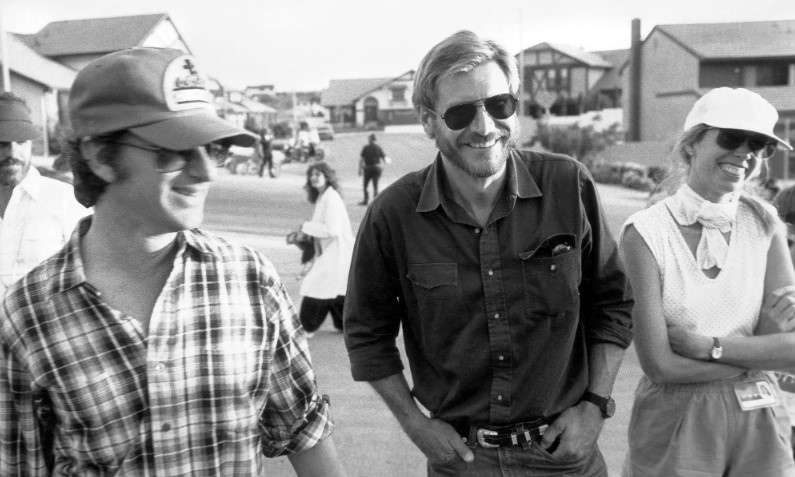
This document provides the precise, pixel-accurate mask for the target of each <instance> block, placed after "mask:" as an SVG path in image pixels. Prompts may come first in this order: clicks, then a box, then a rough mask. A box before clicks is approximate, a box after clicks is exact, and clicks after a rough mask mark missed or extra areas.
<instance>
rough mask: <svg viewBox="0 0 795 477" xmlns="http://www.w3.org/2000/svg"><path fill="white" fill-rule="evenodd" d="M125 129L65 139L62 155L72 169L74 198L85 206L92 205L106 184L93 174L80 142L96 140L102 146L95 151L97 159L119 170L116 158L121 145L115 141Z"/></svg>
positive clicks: (103, 190)
mask: <svg viewBox="0 0 795 477" xmlns="http://www.w3.org/2000/svg"><path fill="white" fill-rule="evenodd" d="M125 133H126V131H117V132H114V133H111V134H107V135H103V136H97V137H93V138H85V139H70V140H68V141H66V147H65V150H64V155H65V156H66V157H67V159H68V161H69V168H70V169H72V175H73V186H74V190H75V191H74V193H75V198H76V199H77V201H78V202H80V204H82V205H83V206H85V207H93V206H94V204H96V203H97V200H99V198H100V196H102V194H103V193H104V192H105V188H106V187H107V186H108V182H106V181H105V180H104V179H102V178H101V177H99V176H97V175H96V174H94V172H93V171H92V170H91V167H89V165H88V161H87V160H86V159H85V158H84V157H83V153H82V151H81V150H80V144H81V143H82V142H85V141H97V142H100V143H102V147H100V149H99V150H98V151H97V161H98V162H100V163H102V164H107V165H109V166H110V167H112V168H113V170H114V171H116V172H117V173H118V172H119V167H118V162H117V158H118V156H119V150H120V148H121V145H120V144H118V143H116V140H118V139H120V138H121V137H122V136H123V135H124V134H125Z"/></svg>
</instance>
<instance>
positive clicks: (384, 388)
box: [344, 31, 632, 476]
mask: <svg viewBox="0 0 795 477" xmlns="http://www.w3.org/2000/svg"><path fill="white" fill-rule="evenodd" d="M517 76H518V75H517V70H516V63H515V60H514V59H513V57H512V56H511V55H510V54H509V53H508V52H507V51H506V50H505V48H504V47H502V46H500V45H498V44H496V43H494V42H491V41H484V40H482V39H480V38H479V37H477V36H476V35H475V34H473V33H471V32H467V31H464V32H459V33H456V34H454V35H453V36H451V37H449V38H447V39H445V40H443V41H442V42H441V43H440V44H439V45H437V46H436V47H434V48H433V49H432V50H431V51H430V52H429V53H428V54H427V55H426V57H425V59H423V61H422V63H421V64H420V67H419V69H418V71H417V74H416V76H415V83H414V97H413V98H412V99H413V101H414V105H415V107H416V108H417V110H418V112H419V114H420V119H421V123H422V125H423V128H424V130H425V132H426V133H427V134H428V136H429V137H431V138H433V139H434V140H435V142H436V145H437V146H438V148H439V150H440V153H439V154H438V155H437V157H436V160H435V161H434V162H433V163H432V164H431V165H430V166H428V167H426V168H424V169H422V170H420V171H417V172H413V173H410V174H408V175H406V176H404V177H403V178H401V179H399V180H398V181H397V182H395V183H394V184H392V185H391V186H390V187H388V188H387V189H386V190H385V191H383V192H382V193H381V195H379V196H378V197H377V198H376V199H375V200H374V201H373V203H372V204H371V206H370V208H369V209H368V211H367V213H366V214H365V217H364V219H363V222H362V225H361V227H360V228H359V236H358V238H357V243H356V248H355V251H354V256H353V262H352V268H351V274H350V277H351V278H350V283H349V286H348V297H347V299H346V303H345V316H344V318H345V341H346V345H347V347H348V353H349V357H350V360H351V366H352V372H353V377H354V379H355V380H358V381H368V382H370V384H371V385H372V386H373V387H374V388H375V389H376V391H377V392H378V393H379V394H380V395H381V397H382V398H383V399H384V400H385V401H386V403H387V405H388V407H389V408H390V410H391V411H392V412H393V413H394V414H395V416H396V417H397V419H398V421H399V422H400V424H401V426H402V427H403V429H404V430H405V432H406V433H407V434H408V436H409V437H410V438H411V439H412V441H413V442H414V443H415V444H416V445H417V446H418V447H419V448H420V449H421V450H422V452H423V453H424V454H425V455H426V456H427V457H428V460H429V462H428V474H429V475H472V476H475V475H499V472H504V473H505V474H502V475H507V474H510V475H548V474H549V473H552V472H560V471H564V470H568V472H571V475H574V474H576V475H607V470H606V468H605V463H604V460H603V458H602V455H601V453H600V452H599V450H598V447H597V445H596V441H597V438H598V436H599V433H600V431H601V429H602V425H603V422H604V419H606V418H608V417H610V416H611V415H612V414H613V412H614V403H613V401H612V399H610V397H609V396H610V393H611V390H612V387H613V381H614V379H615V376H616V373H617V372H618V368H619V366H620V363H621V360H622V358H623V354H624V350H625V349H626V348H627V347H628V346H629V344H630V342H631V339H632V329H631V319H630V312H631V308H632V300H631V299H630V298H628V294H626V279H625V276H624V273H623V271H622V268H621V264H620V263H619V259H618V253H617V247H616V243H615V241H614V239H613V236H612V234H611V233H610V230H608V227H607V224H606V223H605V218H604V214H603V211H602V208H601V206H600V204H599V198H598V194H597V191H596V189H595V185H594V182H593V180H592V178H591V176H590V174H589V173H588V171H587V170H586V169H585V168H584V167H583V166H582V165H581V164H580V163H578V162H576V161H574V160H573V159H571V158H569V157H567V156H562V155H557V154H544V153H535V152H529V151H519V150H517V149H514V148H512V147H511V144H512V135H513V134H514V133H515V131H516V121H517V119H516V103H517V101H516V99H515V94H516V92H517V89H518V85H519V83H518V78H517ZM401 324H402V325H403V336H404V341H405V346H406V353H407V355H408V356H407V357H408V361H409V364H410V367H411V373H412V379H413V383H414V388H413V389H412V390H409V387H408V384H407V381H406V379H405V377H404V374H403V366H402V364H401V359H400V356H399V352H398V349H397V347H396V346H395V340H396V337H397V335H398V332H399V330H400V326H401ZM414 399H416V400H417V401H419V403H420V404H421V405H422V406H423V407H424V408H425V409H427V410H428V411H429V412H430V417H428V416H426V414H425V413H423V412H422V411H421V410H420V407H419V406H418V405H417V404H416V403H415V400H414ZM511 472H513V473H511Z"/></svg>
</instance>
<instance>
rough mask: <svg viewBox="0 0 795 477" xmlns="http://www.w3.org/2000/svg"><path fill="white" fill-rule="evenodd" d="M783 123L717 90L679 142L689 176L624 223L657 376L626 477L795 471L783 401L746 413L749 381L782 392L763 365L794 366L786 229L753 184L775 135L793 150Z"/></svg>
mask: <svg viewBox="0 0 795 477" xmlns="http://www.w3.org/2000/svg"><path fill="white" fill-rule="evenodd" d="M777 120H778V114H777V113H776V110H775V108H773V106H771V105H770V104H769V103H768V102H767V101H765V100H764V99H763V98H762V97H761V96H759V95H758V94H756V93H753V92H751V91H748V90H745V89H742V88H738V89H731V88H717V89H714V90H712V91H710V92H708V93H707V94H705V95H704V96H703V97H701V98H700V99H699V100H698V101H696V103H695V105H694V106H693V109H692V110H691V111H690V113H689V114H688V116H687V118H686V120H685V124H684V132H683V134H682V136H681V137H680V139H679V141H678V143H677V144H676V146H675V147H674V152H675V153H676V154H677V156H678V159H680V160H681V161H682V162H683V164H684V165H685V166H686V167H685V170H686V174H685V176H684V180H685V182H684V184H681V185H680V187H679V188H678V190H677V191H676V193H675V194H674V195H672V196H670V197H667V198H665V199H664V200H662V201H660V202H658V203H656V204H655V205H653V206H651V207H649V208H648V209H646V210H643V211H640V212H637V213H635V214H633V215H632V216H630V217H629V219H628V220H627V222H626V224H625V225H624V228H623V229H622V233H621V251H622V255H623V257H624V262H625V265H626V270H627V274H628V276H629V278H630V281H631V283H632V289H633V293H634V297H635V308H634V310H633V322H634V323H635V327H636V328H635V329H636V336H637V342H636V350H637V353H638V358H639V360H640V364H641V367H642V368H643V371H644V373H645V375H644V376H643V377H642V378H641V380H640V383H639V384H638V388H637V391H636V393H635V402H634V406H633V410H632V417H631V420H630V426H629V437H628V441H629V452H628V455H627V460H626V466H625V469H624V475H625V476H660V475H714V476H748V475H754V476H771V477H772V476H781V475H792V474H793V472H795V465H793V461H792V451H791V449H790V448H789V442H788V441H787V440H785V439H783V438H782V436H789V434H790V428H789V427H790V425H789V421H788V419H787V415H786V410H785V409H784V408H783V405H781V404H780V403H778V404H770V403H767V404H766V405H765V406H764V407H761V408H759V409H747V407H748V406H747V405H748V402H747V401H749V400H750V401H753V399H751V396H752V395H753V394H755V391H753V392H750V391H748V390H749V389H751V390H759V389H762V388H764V387H765V386H769V387H770V388H772V389H775V390H776V391H777V390H778V386H777V385H776V384H775V382H776V381H775V378H773V377H772V376H771V375H770V374H769V373H765V372H761V371H757V370H763V369H776V368H781V367H787V366H793V365H795V353H793V350H795V334H792V333H777V332H779V331H786V330H787V329H788V328H790V327H792V326H795V323H793V322H792V319H793V318H794V317H795V308H794V307H793V305H792V304H793V302H795V298H793V295H792V290H793V289H792V288H791V286H792V285H793V283H795V271H793V266H792V262H791V261H790V260H789V254H788V251H787V244H786V238H785V234H784V228H783V226H781V223H780V221H779V220H778V219H777V217H776V214H775V211H774V210H773V208H772V207H770V205H769V204H767V203H766V202H765V201H763V200H761V199H759V198H758V197H756V196H755V195H753V194H752V193H751V192H749V191H750V190H751V188H750V185H751V182H752V181H754V178H755V177H756V174H758V171H759V168H760V165H761V162H762V161H764V160H765V158H766V157H768V156H769V155H770V154H771V152H772V151H773V150H775V147H776V143H777V142H778V143H781V144H783V145H784V146H786V147H789V145H787V144H786V143H784V142H783V141H781V140H780V139H778V138H777V137H776V136H775V135H774V134H773V128H774V126H775V124H776V122H777ZM788 286H789V287H788ZM760 311H761V312H762V315H763V319H762V320H760V319H759V315H760ZM755 332H756V334H757V335H760V336H752V335H754V333H755Z"/></svg>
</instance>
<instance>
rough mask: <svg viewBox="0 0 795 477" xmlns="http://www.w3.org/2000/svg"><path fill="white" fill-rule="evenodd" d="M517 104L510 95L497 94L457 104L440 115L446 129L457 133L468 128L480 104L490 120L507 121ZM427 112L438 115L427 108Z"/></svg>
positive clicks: (514, 98) (516, 100)
mask: <svg viewBox="0 0 795 477" xmlns="http://www.w3.org/2000/svg"><path fill="white" fill-rule="evenodd" d="M518 102H519V100H518V99H516V97H515V96H514V95H512V94H510V93H506V94H498V95H496V96H492V97H490V98H485V99H479V100H477V101H472V102H471V103H463V104H457V105H455V106H452V107H450V108H447V110H446V111H445V112H444V114H442V115H441V118H442V119H444V123H445V124H446V125H447V127H448V128H450V129H451V130H453V131H458V130H459V129H464V128H465V127H467V126H469V123H471V122H472V120H473V119H475V114H477V110H478V106H480V105H481V104H482V105H483V107H484V108H485V109H486V112H487V113H489V116H491V117H492V118H494V119H508V118H510V117H511V116H513V115H514V113H515V112H516V104H517V103H518ZM428 110H429V111H430V112H432V113H433V114H439V113H437V112H436V111H434V110H432V109H430V108H428Z"/></svg>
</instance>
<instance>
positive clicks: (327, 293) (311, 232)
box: [295, 162, 354, 333]
mask: <svg viewBox="0 0 795 477" xmlns="http://www.w3.org/2000/svg"><path fill="white" fill-rule="evenodd" d="M304 189H305V190H306V192H307V198H308V199H309V202H310V203H312V204H315V210H314V212H313V214H312V220H310V221H309V222H304V223H303V225H301V230H300V232H299V234H298V236H297V237H296V238H295V240H296V242H298V243H300V242H301V241H302V240H303V239H305V238H306V237H307V236H309V237H311V238H313V242H314V245H315V253H314V258H313V261H312V262H311V266H310V268H309V270H308V271H307V273H306V274H305V275H304V277H303V280H302V282H301V295H302V296H303V299H302V300H301V312H300V317H301V324H302V325H303V327H304V330H306V331H307V332H308V333H313V332H314V331H316V330H317V329H318V328H320V326H321V325H322V324H323V321H324V320H325V319H326V315H327V314H329V313H331V319H332V320H333V322H334V328H335V329H336V330H338V331H342V309H343V305H344V304H345V292H346V289H347V286H348V271H349V269H350V266H351V254H352V253H353V241H354V239H353V232H352V231H351V220H350V218H349V217H348V211H347V210H346V209H345V203H344V202H343V201H342V197H340V194H339V189H340V186H339V183H338V182H337V175H336V174H335V172H334V169H332V168H331V167H329V165H328V164H326V163H325V162H318V163H315V164H312V165H311V166H309V167H308V168H307V170H306V185H304Z"/></svg>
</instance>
